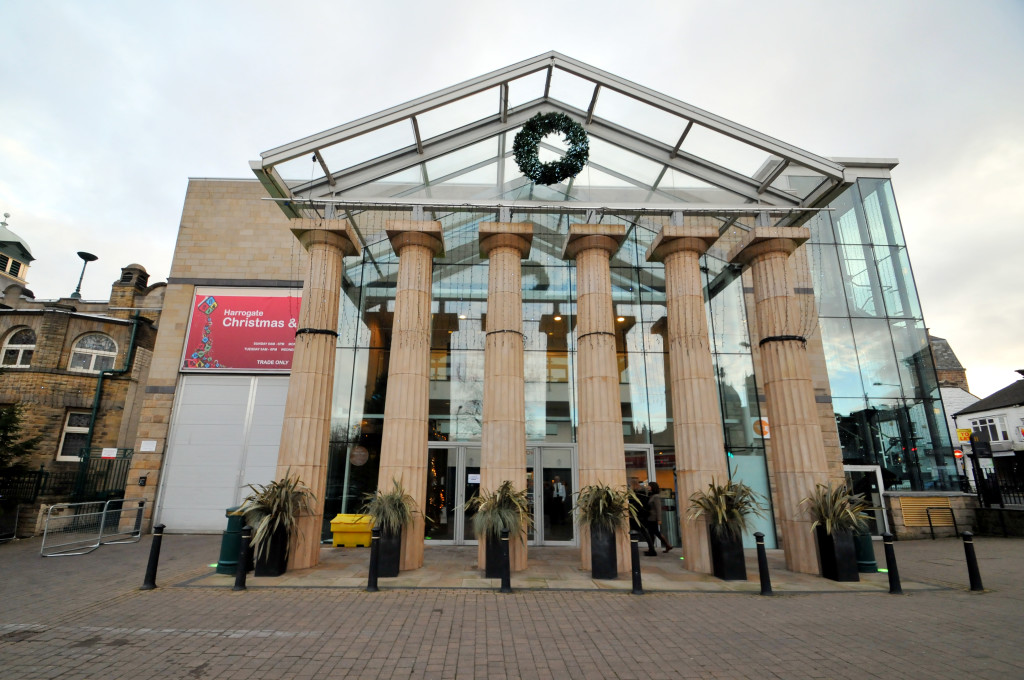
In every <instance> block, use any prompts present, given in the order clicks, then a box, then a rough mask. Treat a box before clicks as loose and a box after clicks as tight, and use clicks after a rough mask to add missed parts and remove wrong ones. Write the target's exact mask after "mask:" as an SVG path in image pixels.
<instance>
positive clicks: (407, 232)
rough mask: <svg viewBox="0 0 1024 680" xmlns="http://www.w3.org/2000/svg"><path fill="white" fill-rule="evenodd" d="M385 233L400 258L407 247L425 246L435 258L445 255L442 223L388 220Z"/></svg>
mask: <svg viewBox="0 0 1024 680" xmlns="http://www.w3.org/2000/svg"><path fill="white" fill-rule="evenodd" d="M384 231H385V232H386V233H387V235H388V240H389V241H391V247H392V248H393V249H394V251H395V253H397V254H398V255H399V256H401V254H402V252H401V251H402V248H404V247H406V246H424V247H426V248H429V249H430V251H431V252H432V253H433V255H434V257H437V256H438V255H444V236H443V232H442V229H441V223H440V222H436V221H418V220H388V221H387V222H386V223H385V225H384Z"/></svg>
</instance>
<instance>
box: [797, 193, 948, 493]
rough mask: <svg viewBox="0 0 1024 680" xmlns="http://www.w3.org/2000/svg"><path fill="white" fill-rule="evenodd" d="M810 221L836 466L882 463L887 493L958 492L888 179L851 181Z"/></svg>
mask: <svg viewBox="0 0 1024 680" xmlns="http://www.w3.org/2000/svg"><path fill="white" fill-rule="evenodd" d="M809 226H810V227H811V232H812V236H811V242H810V243H809V245H808V248H809V249H810V255H811V269H812V276H813V283H814V292H815V299H816V301H817V304H818V314H819V317H820V319H819V324H820V328H821V335H822V341H823V345H824V349H825V360H826V364H827V366H828V376H829V385H830V388H831V392H832V403H833V407H834V410H835V414H836V426H837V427H838V430H839V441H840V445H841V447H842V451H843V462H844V463H846V464H863V465H879V466H881V468H882V477H883V482H884V484H885V486H886V488H887V489H907V490H915V491H920V490H925V489H940V490H953V489H955V488H957V487H956V482H957V478H956V474H957V473H956V466H955V462H954V459H953V457H952V446H951V443H950V441H949V433H948V431H947V429H946V427H945V426H944V421H945V416H944V414H943V410H942V402H941V401H940V398H939V387H938V380H937V378H936V374H935V367H934V365H933V362H932V354H931V350H930V348H929V346H928V334H927V332H926V329H925V325H924V320H923V318H922V316H921V306H920V303H919V301H918V297H917V290H916V288H915V286H914V279H913V275H912V273H911V269H910V260H909V258H908V256H907V248H906V243H905V242H904V240H903V230H902V227H901V226H900V221H899V215H898V213H897V210H896V201H895V198H894V196H893V191H892V185H891V183H890V182H889V180H888V179H863V178H862V179H859V180H858V181H857V182H856V183H855V184H854V185H853V186H851V187H850V188H848V189H847V190H846V191H845V192H844V193H843V194H842V195H841V196H840V197H839V198H837V199H836V200H834V201H832V203H831V204H830V205H829V210H827V211H822V212H820V213H818V214H817V216H815V217H814V218H813V219H812V220H811V221H810V223H809Z"/></svg>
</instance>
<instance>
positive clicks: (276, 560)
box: [254, 526, 288, 576]
mask: <svg viewBox="0 0 1024 680" xmlns="http://www.w3.org/2000/svg"><path fill="white" fill-rule="evenodd" d="M260 552H261V554H260V555H259V556H258V557H256V562H255V565H254V567H255V573H254V575H255V576H280V575H281V574H283V573H285V572H286V571H288V531H287V530H286V529H285V528H284V527H282V526H279V527H278V528H277V531H275V532H274V533H273V534H271V535H270V545H268V546H267V549H266V550H262V551H260Z"/></svg>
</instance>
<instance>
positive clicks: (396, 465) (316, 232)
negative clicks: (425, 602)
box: [278, 220, 828, 573]
mask: <svg viewBox="0 0 1024 680" xmlns="http://www.w3.org/2000/svg"><path fill="white" fill-rule="evenodd" d="M298 222H300V224H297V225H296V227H295V228H294V229H293V233H295V235H296V238H298V239H299V241H300V242H301V243H302V244H303V246H304V247H305V248H306V249H307V250H308V251H309V255H310V270H309V275H308V277H307V280H306V281H305V283H304V286H303V304H302V310H301V312H300V319H299V325H300V330H299V332H298V333H297V335H296V346H295V354H294V356H293V363H292V374H291V380H290V382H289V388H288V401H287V404H286V407H285V421H284V428H283V430H282V438H281V448H280V453H279V457H278V476H279V477H281V476H283V475H284V474H285V473H286V472H287V473H289V474H292V475H298V476H299V477H300V478H301V479H303V480H304V481H306V483H307V484H309V485H310V487H311V488H312V489H313V491H314V493H316V494H317V498H318V508H319V510H318V512H317V513H316V514H313V515H308V516H304V517H302V518H300V522H299V527H300V531H299V532H297V533H296V535H295V537H294V538H293V544H292V550H291V557H290V560H289V565H290V567H292V568H296V569H300V568H305V567H309V566H313V565H315V564H316V563H317V562H318V560H319V534H320V526H321V522H322V512H323V511H322V508H323V493H324V489H325V484H326V467H327V445H328V436H329V426H330V408H331V396H332V387H333V375H334V357H335V348H334V337H335V331H336V327H337V310H338V301H339V296H340V288H341V266H342V258H343V257H344V256H345V255H352V254H358V253H359V252H360V246H359V242H358V239H357V238H356V237H355V235H354V233H353V231H352V229H351V227H350V226H349V225H348V224H347V222H344V221H315V220H301V221H298ZM387 234H388V237H389V239H390V240H391V244H392V247H393V248H394V250H395V252H396V253H397V254H398V257H399V269H398V285H397V289H396V293H395V312H394V322H393V330H392V342H391V359H390V365H389V372H388V390H387V397H386V400H385V407H384V432H383V437H382V443H381V465H380V474H379V481H378V484H379V486H380V487H381V488H382V489H385V490H387V489H390V487H391V484H392V481H398V482H400V483H401V484H402V485H403V486H404V488H405V490H406V492H407V493H408V494H409V495H411V496H412V497H413V499H414V503H415V505H416V507H417V509H418V510H420V512H417V513H416V514H415V515H414V521H413V523H412V525H411V526H409V527H408V528H407V529H406V531H405V532H404V533H403V537H402V560H401V568H402V569H417V568H419V567H420V566H422V564H423V543H424V541H423V535H424V531H423V529H424V526H423V522H424V518H423V514H422V509H423V508H424V507H425V502H426V460H427V428H428V413H429V377H428V373H429V359H430V314H431V284H432V273H433V258H434V257H435V256H436V255H438V254H440V253H442V252H443V249H444V244H443V240H442V231H441V224H440V223H439V222H417V221H391V222H388V224H387ZM625 234H626V229H625V226H624V225H603V224H574V225H571V226H570V229H569V235H568V238H567V240H566V244H565V249H564V251H563V257H564V258H565V259H574V260H576V278H577V315H578V317H577V345H578V348H577V381H578V391H577V394H578V395H579V396H578V399H579V403H578V413H579V426H578V431H577V441H578V451H579V455H578V460H579V480H580V486H581V487H582V486H588V485H591V484H607V485H610V486H612V487H623V486H625V483H626V473H625V466H624V459H623V451H624V442H623V436H622V413H621V395H620V391H619V390H620V388H619V371H618V361H617V357H616V347H615V332H614V310H613V306H612V294H611V271H610V258H611V256H612V254H614V253H615V251H616V250H618V248H619V247H620V245H621V244H622V242H623V240H624V239H625ZM717 238H718V231H717V229H715V228H712V227H701V226H681V225H679V226H677V225H670V226H666V227H665V228H664V229H663V230H662V232H661V233H659V234H658V236H657V238H656V239H655V241H654V243H653V244H652V245H651V248H650V249H649V251H648V254H647V257H648V259H649V260H653V261H663V262H664V264H665V286H666V308H667V343H668V353H669V370H670V380H671V383H672V393H673V404H672V414H673V420H674V439H675V446H676V466H677V472H678V475H679V484H680V495H681V497H680V499H679V500H680V503H679V510H680V513H681V514H683V513H684V511H685V505H686V499H688V498H689V496H690V494H692V493H693V492H694V491H697V490H699V489H701V488H704V487H705V486H706V485H707V484H708V483H710V482H711V480H712V479H715V480H722V481H724V480H725V479H726V478H727V477H728V475H729V471H728V467H727V463H726V459H725V455H724V442H723V438H722V423H721V412H720V409H719V405H718V399H717V385H716V380H715V375H714V370H713V366H712V362H711V349H710V341H709V333H708V326H707V320H706V316H705V305H704V293H703V284H702V277H701V272H700V265H699V258H700V256H701V255H702V254H703V253H704V252H705V251H706V250H707V248H708V247H709V246H711V245H712V244H713V243H714V242H715V241H716V240H717ZM807 238H809V232H808V230H807V229H806V228H792V227H787V228H774V227H756V228H754V229H753V230H751V231H750V232H748V234H747V236H746V237H745V238H744V240H743V241H741V242H740V243H739V244H737V246H736V247H734V248H733V250H732V252H731V253H730V254H729V259H730V260H731V261H735V262H738V263H740V264H742V265H746V266H749V267H750V269H751V273H752V277H753V283H754V296H755V310H754V313H755V317H756V321H757V328H758V330H759V334H760V336H761V337H760V341H759V346H760V352H761V358H762V365H763V376H762V382H763V386H764V391H765V396H766V399H767V406H768V414H769V417H770V419H771V422H772V434H773V437H772V454H773V455H772V461H771V462H772V468H773V470H772V471H773V473H774V478H775V484H776V489H777V490H776V494H775V502H776V504H777V506H778V508H779V519H780V523H781V529H782V535H783V540H784V544H785V553H786V564H787V568H789V569H790V570H793V571H800V572H805V573H817V572H818V565H817V559H816V550H815V544H814V538H813V536H812V534H811V533H810V531H809V526H810V520H809V518H808V517H807V516H806V513H804V512H802V510H801V509H800V506H799V502H800V499H802V498H804V497H806V496H808V495H810V494H811V493H812V492H813V491H814V488H815V485H816V484H818V483H824V482H826V481H827V479H828V466H827V460H826V457H825V451H824V445H823V442H822V437H821V429H820V425H819V424H818V421H817V418H816V411H815V404H814V392H813V385H812V382H811V375H810V365H809V363H808V360H807V354H806V343H805V342H804V340H803V338H802V337H801V334H802V333H804V332H806V329H802V328H800V327H799V323H800V318H801V317H800V313H799V309H798V307H797V300H796V298H795V295H794V291H793V290H792V283H791V282H792V280H793V276H792V275H791V272H790V271H789V268H790V264H789V255H790V254H791V253H792V252H793V251H794V250H795V249H796V248H797V247H798V246H799V245H800V244H801V243H803V242H804V241H805V240H807ZM531 239H532V227H531V226H530V225H529V224H524V223H490V224H484V225H481V228H480V249H481V255H482V256H483V257H487V258H489V259H490V267H489V273H488V277H489V278H488V297H487V299H488V307H487V308H488V316H487V329H486V332H487V335H486V348H485V359H484V371H485V381H484V421H483V440H482V452H481V455H482V457H483V460H482V465H481V486H482V487H483V488H485V489H488V490H494V489H496V488H497V486H498V485H500V484H501V483H502V482H503V481H506V480H509V481H511V482H512V483H513V486H514V487H515V488H516V489H523V488H525V486H526V426H525V421H526V417H525V399H524V374H523V363H524V361H523V349H524V347H523V335H522V285H521V262H520V261H521V259H522V258H524V257H527V256H528V254H529V250H530V243H531ZM681 519H682V518H681ZM680 526H682V527H684V529H683V532H682V533H683V548H684V554H685V555H686V557H687V560H688V565H687V566H688V568H690V569H692V570H694V571H700V572H710V571H711V563H710V555H709V547H708V541H707V530H706V525H705V524H704V523H703V522H700V523H694V522H686V521H681V522H680ZM513 543H514V544H515V545H516V546H517V548H514V549H513V569H516V570H521V569H523V568H525V566H526V557H527V554H526V548H525V542H521V541H513ZM617 544H618V547H619V554H618V563H619V569H621V570H623V571H626V570H628V564H629V553H628V547H629V542H628V538H627V536H626V534H625V527H623V529H622V531H621V532H620V536H619V540H618V541H617ZM518 548H521V550H520V549H518ZM482 551H483V546H481V553H482ZM580 557H581V562H582V563H583V566H584V568H589V567H590V548H589V535H588V534H587V532H586V531H585V530H583V531H581V536H580ZM482 559H483V557H482V554H481V560H482ZM481 563H482V562H481Z"/></svg>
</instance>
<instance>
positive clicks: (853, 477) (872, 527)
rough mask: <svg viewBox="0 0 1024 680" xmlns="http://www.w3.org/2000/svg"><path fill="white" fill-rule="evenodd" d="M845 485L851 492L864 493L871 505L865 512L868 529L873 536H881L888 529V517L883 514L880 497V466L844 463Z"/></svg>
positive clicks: (883, 508) (882, 502)
mask: <svg viewBox="0 0 1024 680" xmlns="http://www.w3.org/2000/svg"><path fill="white" fill-rule="evenodd" d="M843 470H844V471H845V472H846V485H847V487H848V488H849V489H850V492H851V493H861V494H864V499H865V500H866V501H867V502H868V503H869V504H870V505H871V508H870V509H869V510H868V511H867V514H868V515H869V516H870V517H871V519H869V520H868V530H869V531H870V532H871V535H872V536H874V537H881V535H882V533H883V532H886V531H889V518H888V516H887V515H886V514H885V499H884V498H883V497H882V490H883V489H884V488H885V487H884V486H883V484H882V468H881V466H879V465H844V466H843Z"/></svg>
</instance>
